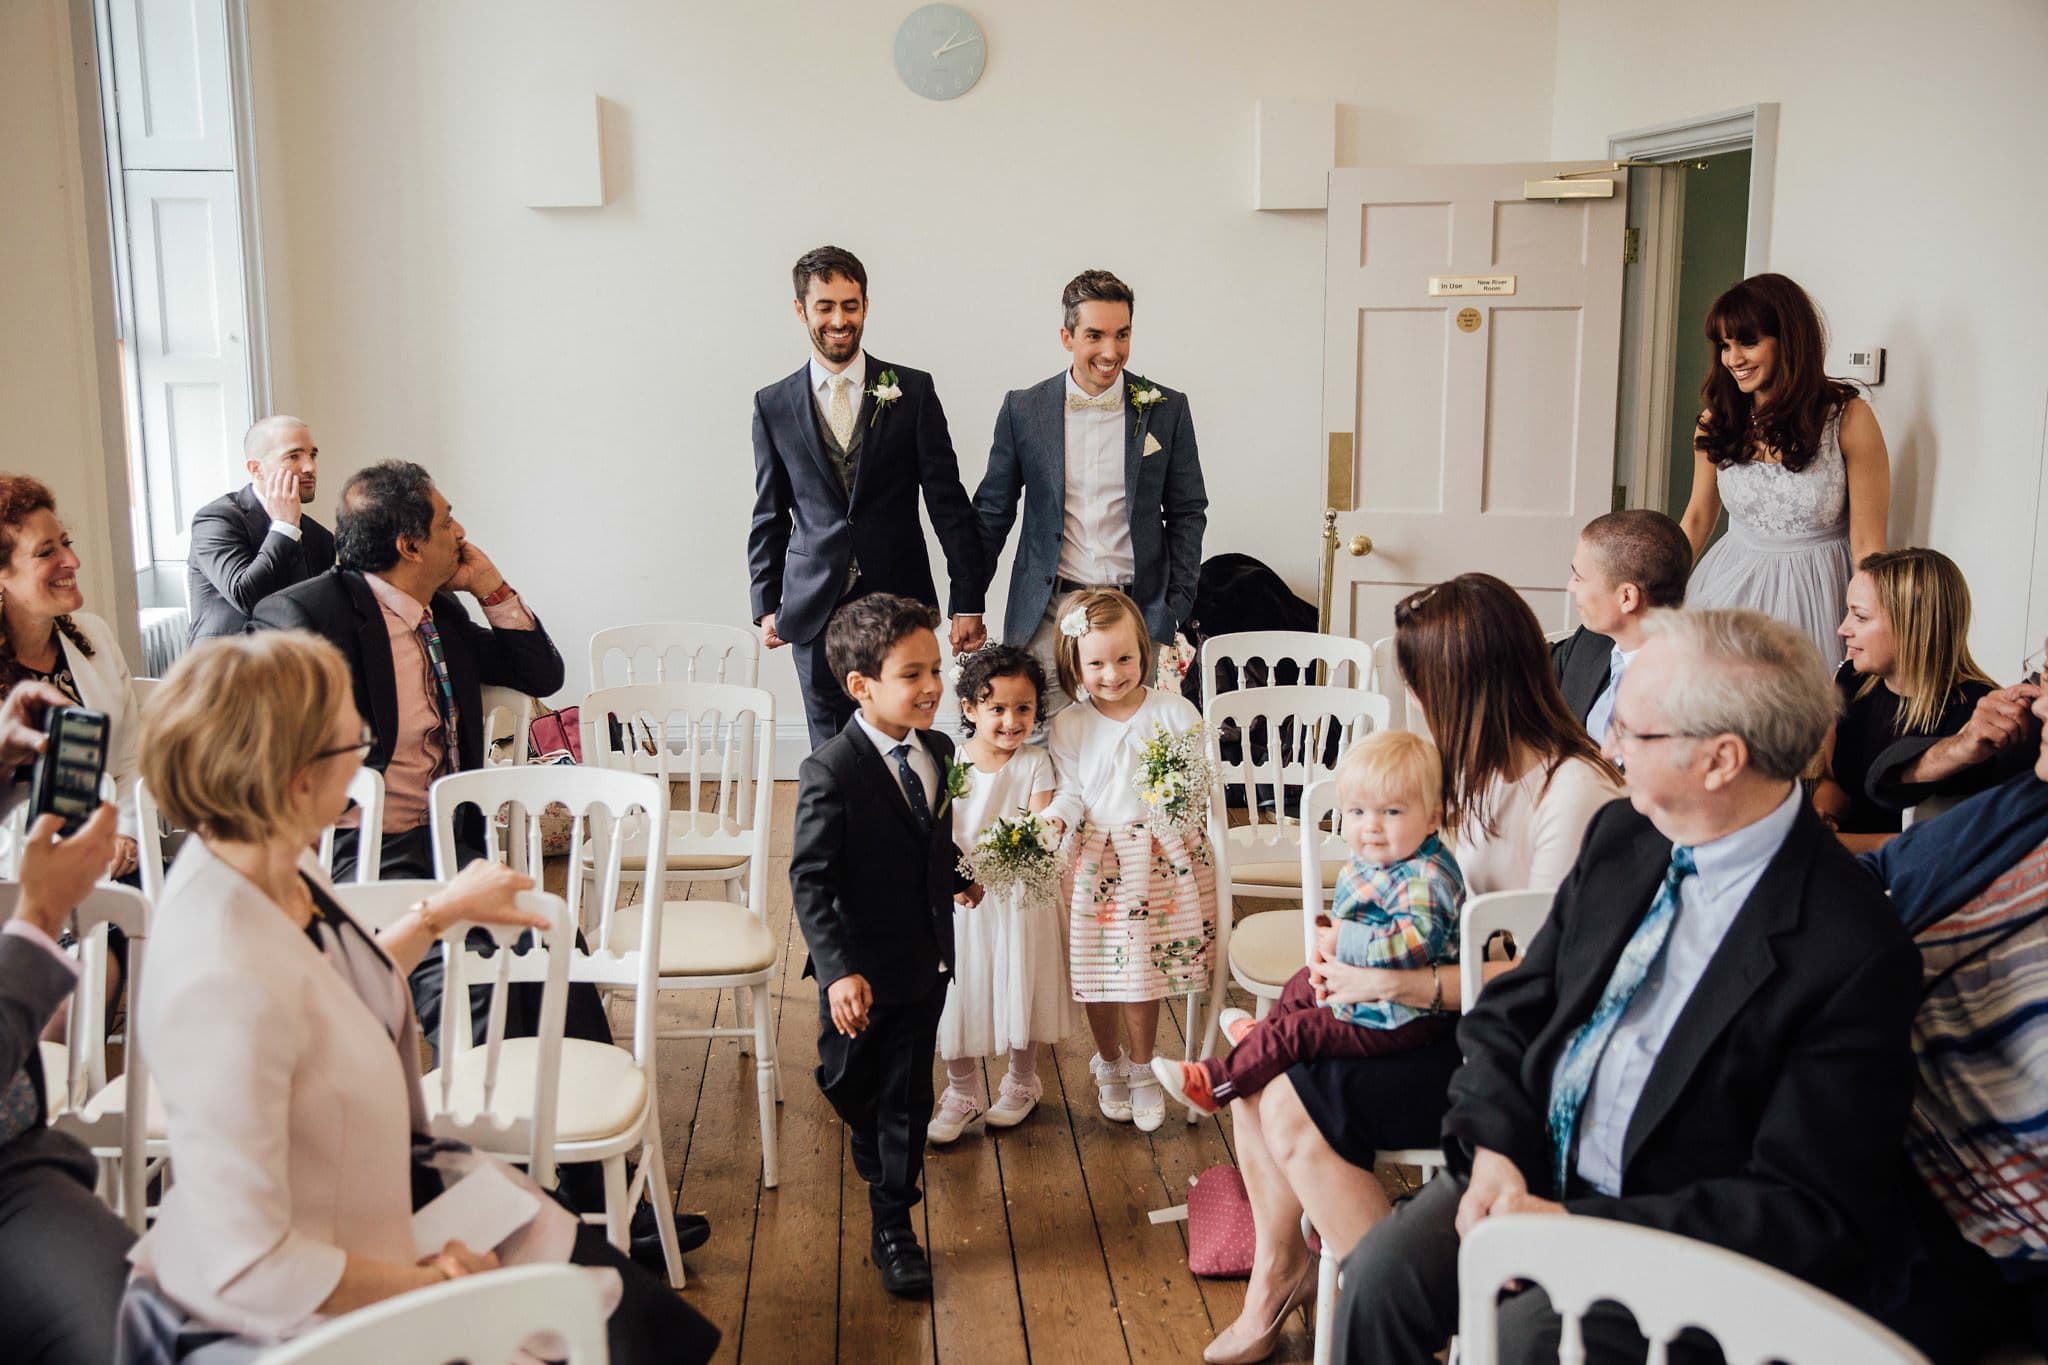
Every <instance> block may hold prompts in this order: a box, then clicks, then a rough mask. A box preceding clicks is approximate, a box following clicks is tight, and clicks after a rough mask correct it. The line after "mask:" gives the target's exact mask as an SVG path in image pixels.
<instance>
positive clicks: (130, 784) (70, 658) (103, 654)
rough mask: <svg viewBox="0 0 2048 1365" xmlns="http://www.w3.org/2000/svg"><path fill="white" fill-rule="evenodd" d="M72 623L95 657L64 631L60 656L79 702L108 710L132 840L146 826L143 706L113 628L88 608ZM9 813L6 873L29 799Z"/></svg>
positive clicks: (2, 852)
mask: <svg viewBox="0 0 2048 1365" xmlns="http://www.w3.org/2000/svg"><path fill="white" fill-rule="evenodd" d="M71 623H72V624H73V625H75V626H77V627H78V631H79V633H80V634H81V635H83V636H85V638H86V640H87V642H88V643H90V644H91V645H92V655H91V657H87V656H86V654H85V653H84V651H82V650H80V649H79V648H78V646H76V645H74V644H72V643H71V640H70V638H69V637H67V636H66V635H65V634H64V632H62V631H58V632H57V649H58V660H59V663H60V664H61V665H62V666H63V667H66V668H69V669H70V670H71V679H72V681H73V682H75V683H77V684H78V704H79V705H80V706H83V707H85V708H87V709H88V710H92V711H100V712H104V713H105V714H106V717H107V725H108V739H109V740H110V741H111V742H110V743H109V744H108V746H107V776H108V777H110V778H112V779H113V780H114V804H115V808H116V813H117V826H118V829H119V832H120V833H121V834H123V835H125V836H127V837H128V838H130V839H133V838H135V837H136V835H137V831H138V830H140V829H141V824H140V823H139V822H138V821H137V820H136V818H135V784H136V782H137V781H138V780H140V778H141V776H142V774H141V771H140V769H139V767H138V760H137V758H136V741H137V739H138V738H140V734H139V732H140V731H141V729H142V708H141V707H140V706H137V705H136V704H135V689H134V688H133V687H131V686H130V685H129V684H130V683H131V681H132V678H131V676H130V674H129V672H128V660H127V659H126V658H125V657H124V656H123V655H122V653H121V645H120V642H119V641H118V640H116V639H115V638H114V631H113V628H112V627H111V626H109V625H108V624H107V623H106V622H105V621H102V620H101V619H100V618H99V617H97V616H94V615H93V614H92V613H91V612H89V611H75V612H73V613H71ZM27 774H28V770H27V769H26V768H24V769H22V780H24V781H26V780H27ZM10 814H11V818H9V819H7V820H6V821H4V822H0V876H5V877H12V876H14V875H15V857H16V844H17V842H18V841H19V839H20V837H21V833H22V831H23V830H24V829H25V828H26V827H27V818H28V807H27V805H26V803H23V804H20V805H17V806H15V807H14V809H13V811H12V812H11V813H10Z"/></svg>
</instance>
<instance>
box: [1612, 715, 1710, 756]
mask: <svg viewBox="0 0 2048 1365" xmlns="http://www.w3.org/2000/svg"><path fill="white" fill-rule="evenodd" d="M1698 738H1700V736H1698V735H1688V734H1686V733H1685V732H1683V731H1681V730H1657V731H1653V732H1650V733H1644V732H1643V731H1640V730H1631V729H1629V728H1628V726H1626V725H1624V724H1622V721H1621V717H1620V716H1614V717H1612V718H1610V719H1609V720H1608V722H1607V742H1608V743H1609V744H1611V745H1613V746H1614V747H1615V748H1617V749H1619V748H1621V747H1622V746H1623V745H1625V744H1649V743H1651V742H1653V741H1655V740H1660V739H1698Z"/></svg>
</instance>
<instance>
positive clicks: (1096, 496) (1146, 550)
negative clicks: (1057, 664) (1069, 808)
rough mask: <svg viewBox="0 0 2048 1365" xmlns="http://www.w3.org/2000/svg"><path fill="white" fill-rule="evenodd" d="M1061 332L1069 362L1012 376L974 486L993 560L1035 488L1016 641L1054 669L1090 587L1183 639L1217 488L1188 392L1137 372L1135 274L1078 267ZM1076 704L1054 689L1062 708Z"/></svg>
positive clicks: (1158, 630)
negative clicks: (1071, 618) (1077, 601)
mask: <svg viewBox="0 0 2048 1365" xmlns="http://www.w3.org/2000/svg"><path fill="white" fill-rule="evenodd" d="M1061 302H1062V303H1063V305H1064V306H1065V308H1066V316H1065V320H1064V325H1063V326H1062V327H1061V328H1060V344H1061V345H1063V346H1065V347H1066V348H1067V351H1068V352H1069V353H1070V354H1071V355H1072V356H1073V358H1074V359H1073V363H1072V365H1070V366H1069V367H1068V369H1067V370H1066V372H1065V373H1063V374H1059V375H1055V376H1054V377H1053V378H1051V379H1048V380H1046V381H1045V382H1043V383H1041V384H1034V385H1032V386H1031V387H1030V388H1028V389H1016V390H1013V391H1012V392H1011V393H1010V394H1009V395H1008V396H1007V397H1005V398H1004V399H1003V408H1002V411H1001V412H1000V413H998V414H997V416H996V432H995V441H994V444H993V445H992V446H991V448H990V450H989V457H988V472H987V473H986V474H984V475H983V476H982V480H981V487H980V488H979V489H977V490H976V491H975V494H974V507H975V511H976V512H978V513H979V514H980V516H981V526H982V537H983V540H984V542H985V544H986V547H987V551H988V562H989V565H990V568H991V571H993V567H994V565H995V561H996V556H997V555H999V554H1000V553H1001V552H1002V548H1003V543H1004V542H1005V541H1007V540H1008V539H1009V536H1010V527H1011V526H1012V525H1013V524H1015V522H1016V520H1017V502H1018V495H1019V494H1020V493H1022V494H1023V495H1024V497H1023V502H1024V533H1023V536H1022V538H1021V540H1020V542H1019V544H1018V546H1017V556H1016V561H1015V563H1013V564H1012V565H1011V567H1010V599H1009V603H1008V605H1007V606H1006V607H1005V609H1004V614H1003V643H1005V644H1009V645H1018V646H1024V647H1026V648H1029V649H1030V651H1031V652H1032V653H1033V654H1034V655H1036V656H1037V658H1038V661H1039V662H1040V663H1041V664H1043V665H1044V667H1045V671H1046V676H1047V677H1053V676H1055V674H1056V671H1057V670H1056V669H1055V668H1054V667H1053V644H1054V642H1055V641H1056V640H1057V639H1058V638H1059V637H1058V633H1057V632H1058V625H1057V623H1056V621H1055V619H1054V618H1055V616H1056V614H1057V611H1058V607H1059V603H1060V601H1061V600H1062V599H1063V598H1065V597H1066V595H1067V594H1068V593H1070V592H1074V591H1076V590H1078V589H1081V588H1092V587H1112V588H1118V589H1121V590H1122V591H1123V592H1126V593H1128V594H1130V596H1131V598H1132V599H1133V600H1134V601H1136V602H1137V604H1138V608H1139V610H1141V611H1143V612H1144V613H1145V624H1146V626H1147V628H1148V629H1150V631H1151V632H1152V638H1153V639H1155V640H1157V641H1159V642H1160V643H1161V644H1171V643H1172V642H1173V636H1174V632H1175V631H1177V630H1179V629H1180V627H1181V624H1182V623H1183V622H1184V621H1186V620H1187V617H1188V613H1189V612H1190V611H1192V610H1193V609H1194V605H1195V579H1196V576H1197V575H1198V574H1199V573H1200V571H1201V567H1202V531H1203V529H1204V528H1205V527H1206V526H1207V525H1208V522H1209V518H1208V506H1209V495H1208V492H1207V490H1206V489H1204V488H1203V486H1202V464H1201V458H1200V456H1199V455H1198V453H1197V452H1196V449H1195V424H1194V420H1193V419H1192V418H1191V417H1190V416H1189V415H1188V400H1187V397H1186V395H1184V394H1181V393H1177V392H1175V391H1174V390H1172V389H1167V388H1161V387H1160V386H1159V385H1156V384H1153V383H1151V382H1150V381H1148V380H1144V379H1140V378H1139V377H1138V376H1136V375H1132V374H1128V373H1126V372H1125V368H1124V367H1125V364H1126V362H1127V361H1128V360H1129V359H1130V355H1131V312H1132V307H1133V304H1134V302H1135V297H1134V295H1133V294H1132V293H1131V288H1130V286H1129V285H1127V284H1125V283H1124V282H1123V281H1122V280H1120V279H1118V278H1117V277H1116V276H1114V275H1112V274H1110V273H1109V272H1108V271H1106V270H1088V271H1083V272H1082V273H1081V274H1079V275H1077V276H1075V277H1074V279H1073V280H1072V281H1070V282H1069V283H1068V285H1067V287H1066V290H1065V291H1064V293H1063V294H1062V296H1061ZM1065 704H1066V699H1065V698H1064V697H1048V698H1047V705H1046V714H1047V715H1048V716H1049V715H1051V714H1052V713H1053V712H1055V711H1057V710H1059V709H1060V708H1061V707H1062V706H1064V705H1065Z"/></svg>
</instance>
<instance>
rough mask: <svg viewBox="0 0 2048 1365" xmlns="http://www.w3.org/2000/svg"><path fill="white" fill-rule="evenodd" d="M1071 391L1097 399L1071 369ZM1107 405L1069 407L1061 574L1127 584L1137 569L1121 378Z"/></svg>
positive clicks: (1078, 579) (1083, 580) (1069, 393)
mask: <svg viewBox="0 0 2048 1365" xmlns="http://www.w3.org/2000/svg"><path fill="white" fill-rule="evenodd" d="M1067 396H1068V397H1069V398H1093V397H1095V395H1093V394H1091V393H1089V392H1088V391H1087V390H1086V389H1084V388H1082V387H1081V386H1080V385H1079V384H1076V383H1075V382H1074V372H1073V371H1072V370H1068V371H1067ZM1102 396H1103V397H1104V398H1111V397H1114V398H1115V399H1116V400H1117V401H1116V403H1115V405H1114V406H1112V407H1108V408H1075V407H1071V406H1070V407H1068V408H1067V409H1066V418H1067V421H1066V432H1067V489H1066V495H1067V496H1066V506H1065V509H1064V512H1065V515H1064V518H1063V521H1064V525H1065V530H1064V532H1063V534H1062V536H1061V539H1060V568H1059V574H1060V577H1062V578H1068V579H1072V580H1073V581H1074V582H1076V583H1093V584H1112V583H1122V584H1128V583H1129V582H1130V581H1131V580H1132V578H1134V577H1135V576H1136V575H1137V572H1138V567H1137V566H1138V557H1137V552H1136V551H1135V550H1133V549H1132V548H1131V513H1130V506H1129V496H1128V493H1129V490H1128V489H1126V488H1125V487H1124V404H1123V377H1122V376H1121V375H1119V376H1118V377H1117V386H1116V387H1115V388H1113V389H1111V390H1109V391H1108V393H1105V394H1103V395H1102Z"/></svg>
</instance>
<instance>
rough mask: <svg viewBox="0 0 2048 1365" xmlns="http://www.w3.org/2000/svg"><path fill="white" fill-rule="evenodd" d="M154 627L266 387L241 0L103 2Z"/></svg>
mask: <svg viewBox="0 0 2048 1365" xmlns="http://www.w3.org/2000/svg"><path fill="white" fill-rule="evenodd" d="M95 11H96V18H97V29H98V36H99V46H100V62H99V69H100V73H101V85H102V89H101V109H102V117H103V120H104V123H105V130H106V147H107V162H108V165H107V174H108V182H109V195H108V200H109V203H110V205H111V207H112V218H113V221H112V224H111V230H112V233H113V240H114V252H113V254H114V260H115V292H116V298H117V306H118V309H119V313H120V328H121V342H122V345H121V351H122V358H123V369H124V375H123V379H124V382H125V384H126V388H127V398H128V402H127V404H126V408H127V418H128V421H127V428H128V458H129V474H130V484H131V487H132V488H133V489H134V490H135V499H136V505H135V509H134V517H133V527H134V536H135V562H136V564H137V566H138V569H139V571H140V576H141V580H142V581H141V584H140V596H141V601H142V604H143V607H144V618H145V619H144V629H145V633H147V632H148V629H149V625H150V621H149V617H150V615H151V609H152V608H153V609H155V610H156V611H158V612H163V611H167V610H170V609H173V608H176V607H178V606H182V605H183V603H184V572H185V555H186V549H187V533H188V530H189V528H190V525H191V518H192V514H193V512H195V511H196V510H198V508H199V507H201V506H202V505H204V504H205V503H206V502H208V501H210V500H211V499H213V498H216V497H219V496H220V495H221V494H222V493H224V492H226V491H227V490H229V489H231V488H233V487H235V486H236V485H238V484H239V483H241V482H242V481H243V479H244V477H245V475H244V474H243V471H242V452H241V441H242V433H243V432H244V431H246V430H247V429H248V426H249V424H250V422H251V421H252V420H254V417H255V412H256V408H257V406H258V403H259V400H260V399H262V398H263V397H264V394H263V392H262V391H263V389H264V387H265V383H266V377H265V375H264V372H263V363H262V361H263V357H262V349H263V348H262V345H261V313H262V309H261V286H260V276H259V275H258V272H257V271H255V270H254V269H253V268H252V267H251V265H250V263H249V261H248V259H247V254H246V253H245V251H244V239H245V236H247V235H252V234H248V233H246V232H245V229H246V228H247V226H248V225H249V224H250V223H251V222H252V221H253V218H252V216H251V214H250V211H249V210H250V204H251V201H252V199H253V195H252V194H251V190H252V186H253V165H252V161H251V157H250V141H249V139H248V137H247V136H246V133H245V129H246V121H245V120H246V114H244V115H242V116H241V117H240V118H238V114H237V111H238V106H241V105H242V104H243V102H244V98H243V97H244V95H245V92H246V86H245V85H243V84H242V83H241V82H240V79H239V78H240V77H241V76H242V75H243V73H245V72H246V62H245V61H243V60H241V58H242V57H243V55H244V54H243V53H242V52H241V51H240V50H239V49H240V43H241V40H242V34H243V33H244V31H245V30H244V26H243V23H242V20H243V15H242V12H241V4H240V0H96V3H95Z"/></svg>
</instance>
